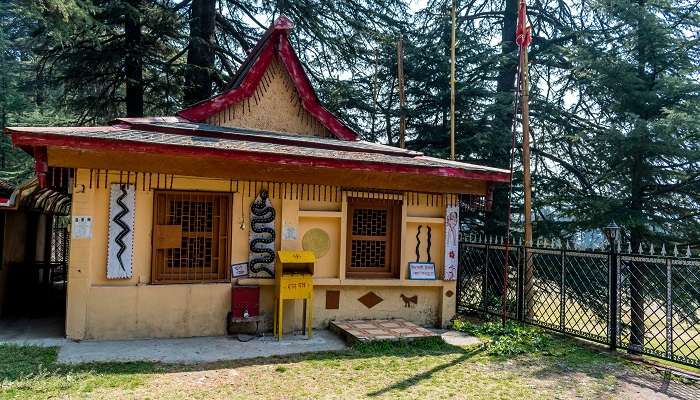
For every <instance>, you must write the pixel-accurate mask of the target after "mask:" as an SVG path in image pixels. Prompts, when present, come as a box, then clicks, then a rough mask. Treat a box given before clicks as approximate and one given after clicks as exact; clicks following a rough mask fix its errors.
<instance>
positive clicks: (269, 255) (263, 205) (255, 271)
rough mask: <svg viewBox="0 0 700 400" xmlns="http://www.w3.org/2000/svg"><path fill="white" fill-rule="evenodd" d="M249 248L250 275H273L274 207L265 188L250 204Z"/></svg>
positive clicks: (266, 276)
mask: <svg viewBox="0 0 700 400" xmlns="http://www.w3.org/2000/svg"><path fill="white" fill-rule="evenodd" d="M249 250H250V251H249V256H248V269H249V271H250V276H252V277H260V278H263V277H265V278H269V277H273V276H275V209H274V208H273V207H272V202H271V201H270V198H269V196H268V193H267V191H266V190H262V191H260V193H259V194H258V197H256V198H255V200H254V201H253V203H252V204H251V205H250V244H249Z"/></svg>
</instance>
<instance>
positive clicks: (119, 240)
mask: <svg viewBox="0 0 700 400" xmlns="http://www.w3.org/2000/svg"><path fill="white" fill-rule="evenodd" d="M119 189H120V190H121V194H120V195H119V197H117V200H116V203H117V205H118V206H119V208H121V211H119V212H118V213H117V215H115V216H114V218H112V222H114V223H115V224H117V225H119V227H120V228H122V230H121V231H119V234H117V236H116V237H115V238H114V241H115V242H116V243H117V244H118V245H119V251H118V252H117V260H118V261H119V266H120V267H121V269H122V271H124V272H126V268H125V267H124V262H123V261H122V254H124V252H125V251H126V243H124V240H123V239H124V237H126V235H128V234H129V232H131V228H129V225H127V224H125V223H124V221H122V218H123V217H124V216H125V215H126V214H128V213H129V209H128V208H127V207H126V204H124V202H123V200H124V198H125V197H126V196H127V195H128V193H127V191H126V186H125V185H121V186H120V187H119Z"/></svg>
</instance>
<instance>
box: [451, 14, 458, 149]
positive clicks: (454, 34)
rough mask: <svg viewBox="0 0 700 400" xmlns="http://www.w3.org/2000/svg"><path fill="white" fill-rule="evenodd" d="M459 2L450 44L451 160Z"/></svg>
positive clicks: (453, 131) (453, 21)
mask: <svg viewBox="0 0 700 400" xmlns="http://www.w3.org/2000/svg"><path fill="white" fill-rule="evenodd" d="M456 42H457V4H456V0H452V45H451V46H450V160H454V159H455V70H456V68H455V64H457V57H456V50H455V47H456V46H457V43H456Z"/></svg>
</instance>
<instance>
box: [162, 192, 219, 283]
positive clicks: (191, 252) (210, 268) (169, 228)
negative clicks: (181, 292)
mask: <svg viewBox="0 0 700 400" xmlns="http://www.w3.org/2000/svg"><path fill="white" fill-rule="evenodd" d="M230 208H231V195H230V194H222V193H210V192H180V191H156V192H155V195H154V210H153V218H154V220H153V260H152V266H151V282H153V283H186V282H225V281H228V280H229V268H228V266H229V261H230V258H231V257H230V250H229V249H230V238H231V221H230V219H231V218H230V211H229V210H230Z"/></svg>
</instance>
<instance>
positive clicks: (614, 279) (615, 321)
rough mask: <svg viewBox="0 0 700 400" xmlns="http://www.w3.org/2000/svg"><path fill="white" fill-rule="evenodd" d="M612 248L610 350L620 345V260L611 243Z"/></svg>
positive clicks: (609, 314)
mask: <svg viewBox="0 0 700 400" xmlns="http://www.w3.org/2000/svg"><path fill="white" fill-rule="evenodd" d="M610 247H611V248H612V249H611V250H612V251H611V252H610V274H609V277H608V279H609V282H608V285H609V290H608V292H609V296H610V302H609V304H610V309H609V310H608V323H609V324H610V329H609V331H610V338H609V341H610V350H616V349H617V346H618V341H617V339H618V334H619V333H618V332H619V331H618V325H619V313H618V308H619V305H618V298H619V296H620V281H619V275H620V265H619V262H618V253H617V249H616V247H615V245H614V244H613V243H611V244H610Z"/></svg>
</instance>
